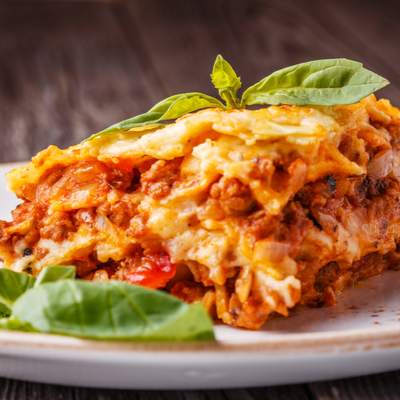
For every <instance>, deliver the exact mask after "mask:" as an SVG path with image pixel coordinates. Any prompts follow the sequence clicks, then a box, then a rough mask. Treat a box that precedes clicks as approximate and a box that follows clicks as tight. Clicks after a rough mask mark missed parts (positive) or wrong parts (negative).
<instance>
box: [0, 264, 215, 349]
mask: <svg viewBox="0 0 400 400" xmlns="http://www.w3.org/2000/svg"><path fill="white" fill-rule="evenodd" d="M0 271H4V272H5V274H2V275H1V276H0V288H1V289H2V290H1V293H2V295H1V296H0V304H1V305H5V307H6V311H7V310H8V312H4V314H5V317H3V318H2V319H0V329H8V330H18V331H28V332H42V333H54V334H60V335H70V336H79V337H83V338H88V339H102V340H142V341H144V340H164V341H165V340H169V341H174V340H212V339H214V333H213V325H212V321H211V319H210V317H209V316H208V314H207V312H206V311H205V309H204V308H203V307H202V306H201V305H200V304H195V305H189V304H187V303H184V302H182V301H180V300H178V299H176V298H175V297H173V296H171V295H169V294H167V293H165V292H163V291H161V290H150V289H146V288H143V287H140V286H136V285H130V284H127V283H123V282H118V281H114V280H110V281H108V282H87V281H81V280H75V279H74V278H75V267H70V266H51V267H46V268H44V269H43V271H42V272H41V273H40V274H39V276H38V277H37V278H34V277H32V276H30V275H27V274H24V273H16V272H13V271H10V270H0ZM4 277H6V279H3V278H4ZM10 282H12V283H11V284H10ZM27 282H28V283H27ZM6 286H7V287H6ZM8 286H10V287H8ZM0 310H1V311H2V310H3V308H2V307H0ZM7 315H8V316H7Z"/></svg>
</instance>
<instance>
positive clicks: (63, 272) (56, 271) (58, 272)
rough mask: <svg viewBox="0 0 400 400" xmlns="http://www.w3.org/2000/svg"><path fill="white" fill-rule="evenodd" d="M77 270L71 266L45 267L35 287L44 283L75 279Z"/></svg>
mask: <svg viewBox="0 0 400 400" xmlns="http://www.w3.org/2000/svg"><path fill="white" fill-rule="evenodd" d="M75 271H76V268H75V267H74V266H69V265H50V266H48V267H44V268H43V269H42V270H41V271H40V274H39V275H38V277H37V279H36V282H35V285H34V286H35V287H36V286H39V285H42V284H43V283H49V282H56V281H61V280H64V279H75Z"/></svg>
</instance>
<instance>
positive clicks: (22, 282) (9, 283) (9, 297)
mask: <svg viewBox="0 0 400 400" xmlns="http://www.w3.org/2000/svg"><path fill="white" fill-rule="evenodd" d="M35 281H36V278H35V277H34V276H32V275H29V274H27V273H24V272H14V271H11V270H9V269H0V303H1V304H3V305H4V306H5V307H6V308H8V309H9V308H11V306H12V305H13V303H14V302H15V300H17V299H18V297H19V296H21V295H22V294H24V293H25V292H26V291H27V290H29V289H30V288H31V287H33V285H34V284H35ZM3 310H5V308H4V307H2V310H1V311H2V312H3Z"/></svg>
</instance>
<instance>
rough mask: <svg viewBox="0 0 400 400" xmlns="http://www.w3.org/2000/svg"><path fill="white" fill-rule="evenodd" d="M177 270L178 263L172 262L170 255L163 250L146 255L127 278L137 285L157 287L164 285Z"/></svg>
mask: <svg viewBox="0 0 400 400" xmlns="http://www.w3.org/2000/svg"><path fill="white" fill-rule="evenodd" d="M175 272H176V264H172V263H171V259H170V258H169V255H168V254H167V253H165V252H162V253H155V254H147V255H146V256H144V257H143V258H142V262H141V265H140V266H139V267H137V268H136V269H135V271H134V272H131V273H129V274H127V275H126V278H127V279H128V281H129V282H130V283H133V284H135V285H141V286H146V287H148V288H151V289H157V288H162V287H164V286H165V285H166V284H167V282H168V281H169V280H170V279H171V278H172V277H173V276H174V275H175Z"/></svg>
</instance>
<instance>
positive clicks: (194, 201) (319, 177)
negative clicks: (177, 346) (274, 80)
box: [0, 95, 400, 329]
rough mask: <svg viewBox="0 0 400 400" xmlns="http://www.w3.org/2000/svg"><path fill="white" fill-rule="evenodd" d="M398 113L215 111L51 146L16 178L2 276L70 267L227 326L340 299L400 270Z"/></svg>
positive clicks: (383, 107)
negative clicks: (192, 308) (182, 304)
mask: <svg viewBox="0 0 400 400" xmlns="http://www.w3.org/2000/svg"><path fill="white" fill-rule="evenodd" d="M399 126H400V113H399V110H398V109H397V108H394V107H392V106H391V105H390V103H389V101H387V100H379V101H377V100H376V99H375V97H374V96H372V95H371V96H369V97H367V98H365V99H364V100H362V101H361V102H360V103H357V104H353V105H347V106H336V107H297V106H280V107H278V106H271V107H269V108H264V109H260V110H257V111H251V110H232V111H223V110H220V109H206V110H203V111H200V112H197V113H195V114H188V115H185V116H184V117H182V118H180V119H179V120H177V121H176V122H175V123H174V124H171V125H167V126H165V127H163V128H156V127H147V128H140V129H132V130H130V131H120V132H117V133H112V134H110V135H106V136H100V137H97V138H95V139H93V140H91V141H88V142H85V143H82V144H80V145H77V146H74V147H71V148H69V149H67V150H60V149H58V148H56V147H54V146H50V147H49V148H48V149H46V150H44V151H42V152H41V153H39V154H38V155H37V156H36V157H34V158H33V160H32V162H31V163H30V164H29V165H28V166H26V167H22V168H19V169H16V170H14V171H12V172H10V173H9V174H8V175H7V182H8V189H9V190H11V191H13V192H14V193H15V194H16V195H17V196H18V198H20V199H21V200H22V203H21V204H20V205H19V206H18V207H17V208H16V209H15V210H14V211H13V212H12V215H13V221H12V222H4V221H1V222H0V257H1V259H2V260H3V266H4V268H9V269H12V270H14V271H18V272H22V271H25V272H27V273H30V274H33V275H37V274H38V273H39V272H40V270H41V269H42V268H43V267H44V266H46V265H63V264H64V265H71V264H72V265H75V266H76V270H77V276H78V278H79V279H86V280H93V281H104V280H108V279H117V280H120V281H124V282H129V283H132V284H138V285H143V286H146V287H149V288H153V289H163V290H166V291H168V292H170V293H171V294H172V295H174V296H177V297H178V298H180V299H183V300H185V301H188V302H202V303H203V305H204V306H205V307H206V308H207V309H208V310H209V311H210V313H211V314H212V315H214V316H215V317H216V318H219V319H221V320H222V321H223V322H224V323H226V324H231V325H235V326H239V327H244V328H249V329H258V328H260V327H261V326H262V325H263V323H264V322H265V321H266V319H267V318H268V316H269V315H270V314H271V313H279V314H282V315H285V316H286V315H288V312H289V311H288V310H289V309H292V308H293V307H297V308H305V307H309V306H316V305H322V304H325V305H334V304H335V302H336V299H335V296H336V295H337V294H338V293H340V292H341V291H342V290H343V289H344V288H345V287H347V286H351V285H354V283H355V282H357V281H358V280H360V279H365V278H368V277H370V276H374V275H378V274H380V273H381V272H382V270H383V269H385V268H397V267H398V266H399V265H400V247H398V243H399V238H400V203H399V198H400V186H399V182H400V162H399V154H400V129H399Z"/></svg>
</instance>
